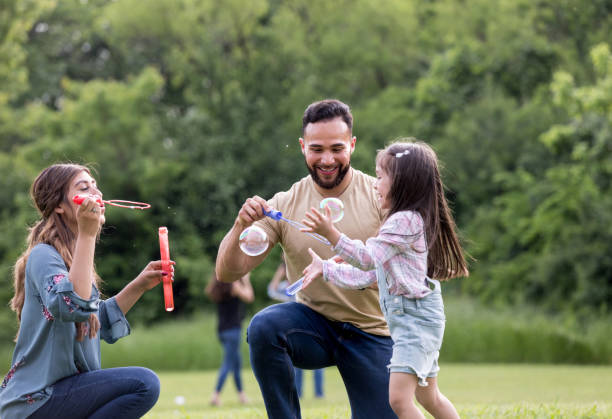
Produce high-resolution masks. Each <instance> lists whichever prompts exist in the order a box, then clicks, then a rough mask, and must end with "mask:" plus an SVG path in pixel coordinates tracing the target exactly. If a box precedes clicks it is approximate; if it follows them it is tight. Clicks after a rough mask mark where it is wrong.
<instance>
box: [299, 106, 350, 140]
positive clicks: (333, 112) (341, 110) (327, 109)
mask: <svg viewBox="0 0 612 419" xmlns="http://www.w3.org/2000/svg"><path fill="white" fill-rule="evenodd" d="M338 117H340V118H342V120H343V121H344V122H345V123H346V125H347V126H348V129H349V132H351V133H352V132H353V115H352V114H351V109H350V108H349V106H348V105H347V104H346V103H343V102H340V101H339V100H336V99H324V100H320V101H318V102H314V103H311V104H310V105H308V107H307V108H306V110H305V111H304V116H303V117H302V135H304V130H306V125H308V124H311V123H315V122H319V121H326V120H330V119H334V118H338Z"/></svg>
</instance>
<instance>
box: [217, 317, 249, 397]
mask: <svg viewBox="0 0 612 419" xmlns="http://www.w3.org/2000/svg"><path fill="white" fill-rule="evenodd" d="M241 336H242V330H241V329H240V328H239V327H236V328H233V329H227V330H223V331H222V332H220V333H219V340H220V341H221V344H222V345H223V363H222V364H221V368H220V369H219V378H217V386H216V387H215V390H216V391H217V392H221V389H222V388H223V383H225V378H226V377H227V374H228V373H229V372H232V373H233V375H234V382H235V383H236V390H238V391H239V392H240V391H242V380H241V378H240V368H241V367H242V359H241V358H240V338H241Z"/></svg>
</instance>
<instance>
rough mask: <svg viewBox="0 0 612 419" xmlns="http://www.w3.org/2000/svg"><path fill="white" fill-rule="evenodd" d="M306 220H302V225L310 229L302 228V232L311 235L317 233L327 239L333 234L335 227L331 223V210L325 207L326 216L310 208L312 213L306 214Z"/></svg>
mask: <svg viewBox="0 0 612 419" xmlns="http://www.w3.org/2000/svg"><path fill="white" fill-rule="evenodd" d="M306 218H307V219H304V220H302V224H304V225H305V226H307V227H308V228H302V229H300V231H305V232H309V233H317V234H320V235H322V236H323V237H325V238H328V237H327V236H328V235H329V234H330V233H331V232H332V230H333V229H334V225H333V223H332V221H331V210H330V209H329V207H325V214H322V213H320V212H319V211H317V210H316V209H315V208H313V207H310V211H308V212H307V213H306Z"/></svg>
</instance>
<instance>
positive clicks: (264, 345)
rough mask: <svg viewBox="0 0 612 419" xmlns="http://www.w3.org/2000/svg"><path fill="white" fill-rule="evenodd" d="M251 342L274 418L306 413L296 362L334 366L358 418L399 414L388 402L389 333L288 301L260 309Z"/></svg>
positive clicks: (304, 365)
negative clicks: (368, 329) (373, 331)
mask: <svg viewBox="0 0 612 419" xmlns="http://www.w3.org/2000/svg"><path fill="white" fill-rule="evenodd" d="M247 340H248V342H249V346H250V354H251V366H252V368H253V372H254V373H255V377H256V378H257V382H258V383H259V388H260V389H261V393H262V395H263V399H264V403H265V405H266V411H267V413H268V417H269V418H271V419H287V418H300V417H301V414H300V402H299V397H298V393H297V389H296V386H295V372H294V368H293V366H294V365H295V366H296V367H298V368H302V369H317V368H323V367H329V366H332V365H335V366H336V367H337V368H338V371H339V372H340V375H341V376H342V379H343V381H344V385H345V387H346V391H347V394H348V397H349V402H350V404H351V412H352V417H353V418H355V419H371V418H377V419H378V418H381V419H383V418H397V416H396V415H395V413H393V410H392V409H391V406H390V405H389V373H388V371H387V367H386V366H387V364H388V362H389V359H391V352H392V346H393V341H392V340H391V338H390V337H385V336H378V335H372V334H369V333H365V332H363V331H362V330H360V329H358V328H357V327H355V326H353V325H351V324H349V323H342V322H334V321H330V320H328V319H326V318H325V317H323V316H322V315H320V314H318V313H317V312H315V311H314V310H312V309H310V308H308V307H306V306H305V305H303V304H300V303H295V302H289V303H283V304H275V305H272V306H269V307H266V308H265V309H263V310H262V311H260V312H259V313H257V314H256V315H255V316H254V317H253V319H252V320H251V324H250V325H249V329H248V331H247Z"/></svg>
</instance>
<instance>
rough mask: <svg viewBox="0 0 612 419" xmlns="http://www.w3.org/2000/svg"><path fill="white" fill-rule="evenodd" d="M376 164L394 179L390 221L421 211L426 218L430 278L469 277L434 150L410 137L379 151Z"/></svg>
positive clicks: (391, 187)
mask: <svg viewBox="0 0 612 419" xmlns="http://www.w3.org/2000/svg"><path fill="white" fill-rule="evenodd" d="M376 162H377V164H378V166H379V167H380V168H381V169H382V170H384V171H385V173H387V174H388V175H389V177H390V178H391V185H390V189H389V200H390V208H389V212H388V214H387V218H388V217H390V216H391V215H392V214H394V213H396V212H398V211H407V210H410V211H415V212H418V213H419V214H420V215H421V217H422V218H423V227H424V232H425V237H426V240H427V247H428V254H427V275H428V276H429V277H430V278H434V279H440V280H448V279H451V278H455V277H459V276H468V275H469V271H468V267H467V263H466V261H465V256H464V254H463V249H462V248H461V245H460V244H459V239H458V237H457V233H456V226H455V221H454V220H453V216H452V214H451V210H450V208H449V206H448V203H447V202H446V198H445V196H444V185H443V184H442V177H441V176H440V171H439V169H438V158H437V157H436V153H435V152H434V151H433V149H432V148H431V147H430V146H429V145H427V144H426V143H424V142H422V141H418V140H416V139H414V138H407V139H403V141H398V142H394V143H392V144H390V145H389V146H388V147H386V148H385V149H384V150H380V151H379V152H378V155H377V156H376Z"/></svg>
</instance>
